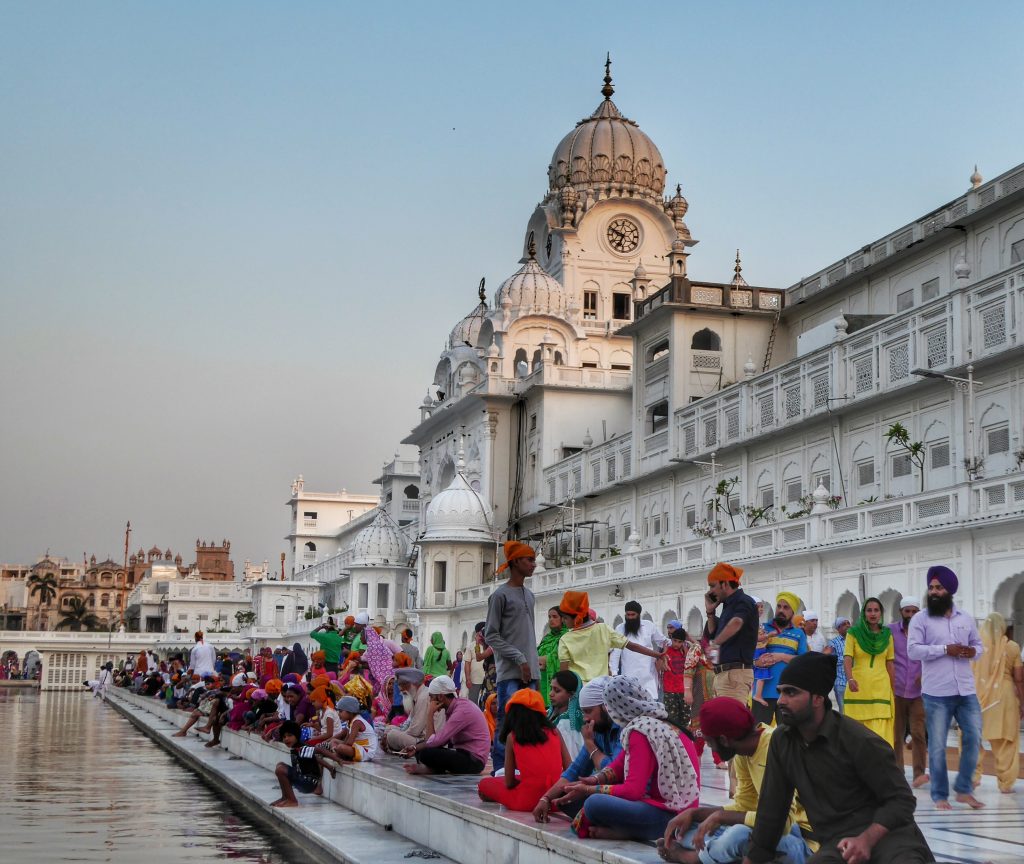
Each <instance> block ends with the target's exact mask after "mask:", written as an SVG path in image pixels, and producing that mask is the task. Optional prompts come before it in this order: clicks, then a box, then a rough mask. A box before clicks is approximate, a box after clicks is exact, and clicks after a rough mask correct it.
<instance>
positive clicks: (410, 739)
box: [381, 667, 443, 753]
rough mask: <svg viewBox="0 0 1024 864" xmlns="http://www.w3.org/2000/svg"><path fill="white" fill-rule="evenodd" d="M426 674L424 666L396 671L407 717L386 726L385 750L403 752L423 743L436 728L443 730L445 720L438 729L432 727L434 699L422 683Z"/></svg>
mask: <svg viewBox="0 0 1024 864" xmlns="http://www.w3.org/2000/svg"><path fill="white" fill-rule="evenodd" d="M423 677H424V676H423V670H422V669H413V668H410V667H406V668H404V669H396V670H395V680H396V681H397V682H398V689H399V690H401V691H402V704H403V705H404V706H405V710H406V713H407V715H408V719H407V720H406V721H405V722H404V723H403V724H402V725H401V726H386V727H385V728H384V734H383V735H382V736H381V737H382V741H383V743H384V749H385V750H388V751H390V752H392V753H400V752H401V751H403V750H405V749H406V748H408V747H415V746H416V745H417V744H420V743H422V742H423V741H425V740H426V739H427V738H428V737H429V736H430V735H432V734H433V733H434V732H435V731H440V728H441V726H442V725H443V721H442V723H436V724H435V726H436V728H431V723H430V719H431V710H430V707H431V705H430V703H431V700H430V694H429V693H428V692H427V688H426V687H424V686H423ZM442 716H443V715H442Z"/></svg>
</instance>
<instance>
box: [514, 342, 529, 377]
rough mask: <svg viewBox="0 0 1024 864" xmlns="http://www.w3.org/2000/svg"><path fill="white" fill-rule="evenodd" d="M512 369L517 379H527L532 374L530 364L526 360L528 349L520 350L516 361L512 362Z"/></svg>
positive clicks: (517, 352)
mask: <svg viewBox="0 0 1024 864" xmlns="http://www.w3.org/2000/svg"><path fill="white" fill-rule="evenodd" d="M512 369H513V370H514V371H515V376H516V378H525V377H526V376H527V375H529V374H530V364H529V363H528V362H527V360H526V349H525V348H520V349H519V350H518V351H516V356H515V359H514V360H513V361H512Z"/></svg>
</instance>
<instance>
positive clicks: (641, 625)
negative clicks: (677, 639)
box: [608, 600, 669, 699]
mask: <svg viewBox="0 0 1024 864" xmlns="http://www.w3.org/2000/svg"><path fill="white" fill-rule="evenodd" d="M642 612H643V607H642V606H641V605H640V604H639V603H637V602H636V600H630V601H629V602H628V603H627V604H626V620H625V621H623V622H622V623H621V624H619V626H618V627H616V628H615V631H616V632H617V633H620V634H621V635H623V636H625V637H626V639H628V640H629V641H630V642H635V643H636V644H637V645H643V646H644V647H645V648H650V649H651V650H652V651H664V650H665V646H666V645H668V641H669V640H668V637H666V636H665V634H664V633H662V632H661V631H660V630H659V629H658V628H657V626H656V625H655V623H654V622H653V621H645V620H644V619H643V618H641V617H640V615H641V613H642ZM608 668H609V669H610V670H611V673H612V675H629V676H631V677H633V678H636V680H637V681H639V682H640V683H641V684H642V685H643V686H644V689H646V690H647V692H648V693H650V694H651V698H652V699H657V698H658V680H659V678H660V674H659V673H660V666H659V661H657V660H655V659H654V658H653V657H648V656H646V655H645V654H637V653H636V651H623V650H622V649H621V648H616V649H614V650H613V651H612V652H611V655H610V656H609V658H608Z"/></svg>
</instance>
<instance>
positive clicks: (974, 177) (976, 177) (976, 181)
mask: <svg viewBox="0 0 1024 864" xmlns="http://www.w3.org/2000/svg"><path fill="white" fill-rule="evenodd" d="M983 182H984V180H982V178H981V174H979V173H978V166H977V165H975V166H974V173H973V174H971V188H972V189H977V188H978V187H979V186H980V185H981V184H982V183H983Z"/></svg>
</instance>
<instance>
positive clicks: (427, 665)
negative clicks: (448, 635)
mask: <svg viewBox="0 0 1024 864" xmlns="http://www.w3.org/2000/svg"><path fill="white" fill-rule="evenodd" d="M451 666H452V655H451V654H449V653H448V648H447V647H446V646H445V644H444V636H442V635H441V633H440V631H438V630H435V631H434V632H433V633H432V634H431V636H430V644H429V645H428V646H427V650H426V651H424V652H423V674H424V675H429V676H431V677H434V678H436V677H437V676H438V675H447V674H448V670H450V669H451Z"/></svg>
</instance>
